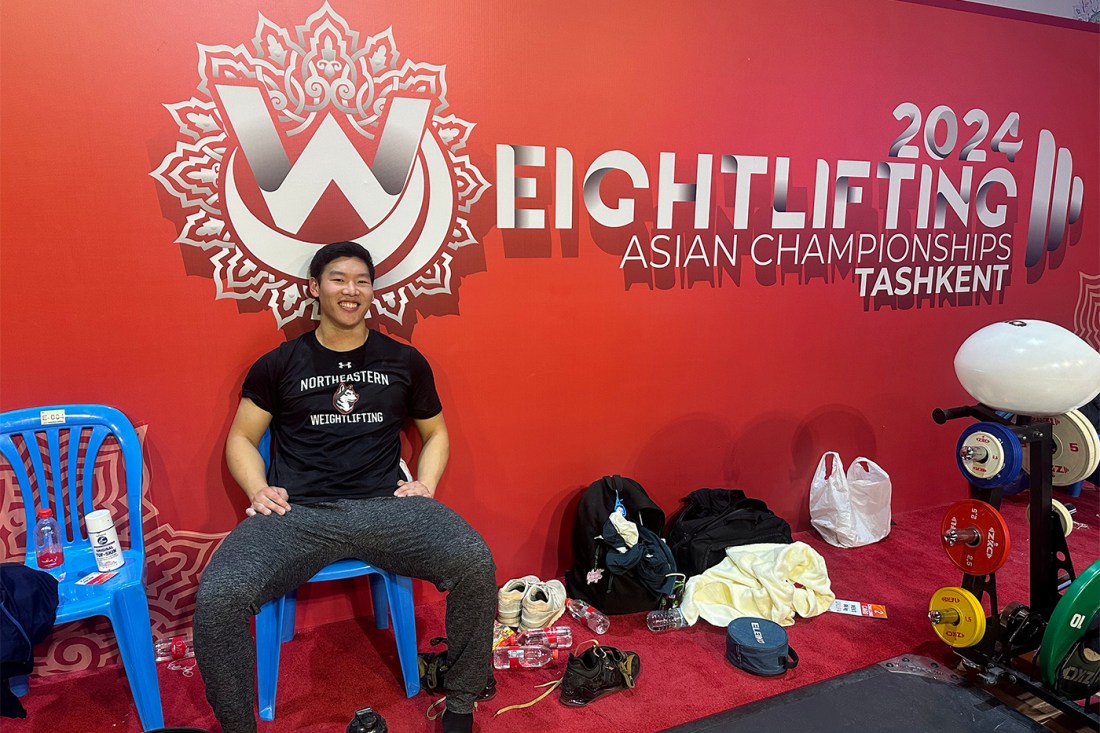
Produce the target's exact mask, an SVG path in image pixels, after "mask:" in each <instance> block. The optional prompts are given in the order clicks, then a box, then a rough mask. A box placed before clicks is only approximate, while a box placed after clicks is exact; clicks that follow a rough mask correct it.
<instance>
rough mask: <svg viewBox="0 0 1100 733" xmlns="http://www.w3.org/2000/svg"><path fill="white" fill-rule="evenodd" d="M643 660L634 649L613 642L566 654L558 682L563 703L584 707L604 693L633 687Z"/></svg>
mask: <svg viewBox="0 0 1100 733" xmlns="http://www.w3.org/2000/svg"><path fill="white" fill-rule="evenodd" d="M641 671H642V663H641V660H640V659H639V658H638V655H637V654H636V653H634V652H624V651H621V650H619V649H616V648H615V647H613V646H594V647H591V648H589V649H585V650H584V651H583V652H581V653H580V654H579V655H577V656H574V655H572V654H570V655H569V661H568V662H567V663H566V665H565V676H564V677H563V678H562V682H561V697H560V698H559V699H560V700H561V702H562V704H563V705H569V706H570V707H584V706H585V705H587V704H588V703H590V702H592V701H594V700H598V699H600V698H601V697H603V696H604V695H610V694H611V693H612V692H618V691H620V690H625V689H627V688H633V687H634V681H635V680H636V679H638V675H639V674H640V673H641Z"/></svg>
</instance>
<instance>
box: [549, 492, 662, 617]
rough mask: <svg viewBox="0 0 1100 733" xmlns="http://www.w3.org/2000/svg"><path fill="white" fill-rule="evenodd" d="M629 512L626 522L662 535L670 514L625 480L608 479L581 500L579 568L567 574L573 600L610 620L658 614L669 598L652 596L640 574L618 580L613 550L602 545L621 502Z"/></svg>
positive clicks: (576, 541)
mask: <svg viewBox="0 0 1100 733" xmlns="http://www.w3.org/2000/svg"><path fill="white" fill-rule="evenodd" d="M616 498H618V500H619V501H620V502H621V503H622V505H623V507H624V508H625V509H626V518H627V519H629V520H630V521H631V522H634V523H635V524H637V525H638V526H639V527H645V528H647V529H649V530H652V531H653V532H654V533H656V534H657V535H660V534H661V530H662V529H663V528H664V524H665V513H664V511H662V510H661V508H660V507H659V506H657V505H656V504H654V503H653V500H652V499H650V498H649V495H648V494H646V492H645V489H643V488H642V486H641V484H639V483H638V482H637V481H634V480H633V479H629V478H624V477H623V476H618V475H616V476H604V477H603V478H601V479H600V480H599V481H596V482H595V483H593V484H592V485H591V486H589V487H588V488H587V489H585V490H584V493H583V494H582V495H581V501H580V504H579V505H578V506H577V515H576V523H575V524H574V525H573V567H572V568H570V569H569V570H567V571H566V573H565V587H566V589H567V590H568V591H569V597H570V598H576V599H579V600H582V601H585V602H586V603H589V604H591V605H593V606H595V607H596V608H598V609H599V610H601V611H603V612H604V613H606V614H608V615H613V614H624V613H638V612H639V611H652V610H653V609H655V608H657V606H658V605H659V603H660V602H661V598H662V597H663V596H662V594H661V593H659V592H656V591H653V590H650V589H649V588H648V587H646V586H645V585H644V584H643V583H642V582H641V581H640V580H639V579H638V577H637V575H636V572H635V571H631V572H628V573H625V574H623V575H613V574H612V573H611V571H609V570H608V569H607V563H606V561H605V558H606V557H607V552H608V549H609V545H608V544H607V543H606V542H604V541H603V540H601V539H600V537H601V536H602V533H603V529H604V525H605V524H606V523H607V521H608V517H610V516H611V512H612V511H614V510H615V500H616Z"/></svg>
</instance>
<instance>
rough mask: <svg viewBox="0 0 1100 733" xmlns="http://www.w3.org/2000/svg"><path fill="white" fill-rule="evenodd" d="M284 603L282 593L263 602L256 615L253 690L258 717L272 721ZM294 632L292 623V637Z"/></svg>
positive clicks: (277, 682) (273, 718) (277, 684)
mask: <svg viewBox="0 0 1100 733" xmlns="http://www.w3.org/2000/svg"><path fill="white" fill-rule="evenodd" d="M285 605H286V596H282V597H280V598H276V599H274V600H271V601H268V602H267V603H265V604H264V605H262V606H261V607H260V612H259V613H258V614H256V692H257V697H258V698H259V699H258V701H257V702H258V706H259V709H260V719H261V720H275V693H276V691H277V690H278V687H279V656H280V652H281V651H282V646H283V631H284V629H283V619H284V613H283V611H284V608H285ZM293 634H294V629H293V626H292V627H291V636H293Z"/></svg>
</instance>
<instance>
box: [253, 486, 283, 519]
mask: <svg viewBox="0 0 1100 733" xmlns="http://www.w3.org/2000/svg"><path fill="white" fill-rule="evenodd" d="M289 497H290V495H289V494H287V492H286V489H284V488H283V487H282V486H265V487H263V488H262V489H260V490H259V491H257V492H256V493H255V494H253V495H252V503H251V504H249V506H248V508H247V509H245V510H244V513H245V514H246V515H247V516H249V517H251V516H253V515H255V514H265V515H267V514H271V513H272V512H274V513H275V514H278V515H279V516H282V515H284V514H286V513H287V512H289V511H290V502H289V501H287V499H288V498H289Z"/></svg>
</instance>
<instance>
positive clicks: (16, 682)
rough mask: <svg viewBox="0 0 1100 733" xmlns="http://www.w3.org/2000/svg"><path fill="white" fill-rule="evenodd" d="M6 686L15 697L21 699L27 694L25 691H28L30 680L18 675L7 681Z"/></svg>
mask: <svg viewBox="0 0 1100 733" xmlns="http://www.w3.org/2000/svg"><path fill="white" fill-rule="evenodd" d="M8 686H9V687H10V688H11V691H12V693H13V694H14V695H15V696H16V697H23V696H24V695H26V694H27V690H29V689H30V687H31V683H30V680H28V679H27V675H25V674H18V675H15V676H14V677H12V678H11V679H9V680H8Z"/></svg>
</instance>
